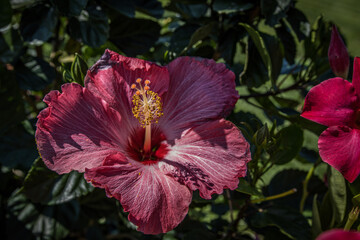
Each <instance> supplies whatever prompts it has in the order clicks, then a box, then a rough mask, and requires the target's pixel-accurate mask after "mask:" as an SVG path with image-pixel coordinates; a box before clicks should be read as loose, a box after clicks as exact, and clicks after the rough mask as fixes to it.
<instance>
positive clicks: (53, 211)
mask: <svg viewBox="0 0 360 240" xmlns="http://www.w3.org/2000/svg"><path fill="white" fill-rule="evenodd" d="M79 212H80V206H79V204H78V203H77V202H76V201H71V202H69V203H66V204H61V205H54V206H45V205H41V204H34V203H32V202H30V201H29V200H28V199H27V198H26V197H25V196H24V195H23V194H21V193H16V192H14V193H13V194H12V196H10V198H9V199H8V203H7V213H8V219H7V221H6V223H7V224H6V228H7V229H6V231H7V234H8V236H10V238H9V239H35V236H37V238H38V239H45V240H50V239H55V240H57V239H59V240H60V239H64V238H65V237H66V236H67V235H68V233H69V229H71V227H72V225H74V223H76V221H77V219H78V217H79ZM29 233H30V234H32V235H30V234H29Z"/></svg>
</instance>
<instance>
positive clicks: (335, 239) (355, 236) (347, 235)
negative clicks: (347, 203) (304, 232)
mask: <svg viewBox="0 0 360 240" xmlns="http://www.w3.org/2000/svg"><path fill="white" fill-rule="evenodd" d="M316 240H360V233H359V232H355V231H345V230H342V229H332V230H329V231H326V232H323V233H322V234H320V235H319V236H318V237H317V238H316Z"/></svg>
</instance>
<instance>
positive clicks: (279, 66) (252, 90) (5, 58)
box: [0, 0, 360, 240]
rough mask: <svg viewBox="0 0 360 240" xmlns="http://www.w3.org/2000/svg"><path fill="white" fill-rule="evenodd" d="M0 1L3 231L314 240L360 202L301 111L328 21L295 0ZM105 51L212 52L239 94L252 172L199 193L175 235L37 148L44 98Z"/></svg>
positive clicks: (26, 235) (170, 55)
mask: <svg viewBox="0 0 360 240" xmlns="http://www.w3.org/2000/svg"><path fill="white" fill-rule="evenodd" d="M0 4H1V8H0V110H1V118H0V133H1V134H0V155H1V157H0V221H1V222H2V223H4V224H1V229H0V230H1V231H0V238H1V239H164V240H174V239H184V240H187V239H189V240H191V239H207V240H211V239H223V240H228V239H255V236H256V238H259V239H314V238H315V237H316V236H318V235H319V234H320V233H321V232H323V231H325V230H328V229H331V228H343V227H344V225H345V222H346V220H347V216H348V213H349V211H350V210H351V208H352V207H353V206H359V204H360V197H359V194H360V180H359V179H357V180H356V181H354V182H353V183H351V184H350V183H348V182H347V181H346V180H345V179H344V178H343V176H342V175H341V174H340V173H339V172H337V171H336V170H334V169H332V168H330V167H328V170H326V168H327V166H326V164H324V163H322V162H321V160H320V156H319V154H318V149H317V146H316V145H317V140H318V136H319V135H320V134H321V133H322V131H324V130H325V129H326V127H325V126H322V125H320V124H317V123H314V122H311V121H309V120H306V119H304V118H301V117H300V112H301V108H302V106H303V102H304V98H305V95H306V94H307V92H308V91H309V89H310V87H311V86H314V85H316V84H318V83H320V82H321V81H324V80H325V79H328V78H330V77H333V75H332V73H331V71H330V69H329V64H328V59H327V51H328V46H329V41H330V33H331V32H330V30H331V25H332V23H330V22H328V21H326V20H325V19H327V18H326V17H319V18H318V19H317V20H316V21H315V22H314V23H311V24H310V23H309V21H308V20H307V17H306V15H305V14H304V13H303V12H302V11H301V10H299V9H298V8H297V5H296V1H293V0H269V1H268V0H257V1H253V0H161V1H160V0H74V1H70V0H44V1H39V0H16V1H15V0H10V1H9V0H0ZM345 42H346V41H345ZM107 48H108V49H110V50H113V51H115V52H118V53H120V54H122V55H125V56H128V57H137V58H141V59H145V60H149V61H152V62H156V63H158V64H162V65H166V64H168V63H169V62H170V61H171V60H173V59H175V58H177V57H181V56H194V57H206V58H211V59H213V60H215V61H217V62H221V63H224V64H225V65H226V66H227V68H229V69H231V70H232V71H233V72H234V73H235V81H236V85H237V90H238V91H239V95H240V99H239V101H238V103H237V105H236V106H235V108H234V110H233V111H232V112H231V114H230V115H229V116H228V117H227V120H229V121H231V122H233V123H234V124H235V125H236V126H237V127H238V128H239V129H240V130H241V131H242V134H243V135H244V136H245V138H246V139H247V141H248V142H249V144H250V150H251V156H252V161H251V162H249V163H248V169H247V175H246V177H245V178H240V179H239V185H238V187H237V188H236V189H234V190H229V189H225V190H224V192H223V193H222V194H220V195H218V194H213V196H212V199H211V200H209V199H203V198H201V197H200V196H199V193H198V191H194V192H193V201H192V203H191V205H190V207H189V213H188V215H187V216H186V218H185V219H184V221H183V222H182V223H181V224H180V225H179V226H178V227H176V228H175V229H174V230H173V231H171V232H169V233H165V234H160V235H157V236H150V235H144V234H142V233H140V232H137V231H136V228H135V227H134V225H133V224H131V223H130V222H129V221H128V219H127V217H128V213H126V212H124V210H123V208H122V206H121V204H120V202H119V201H118V200H116V199H114V198H109V197H108V196H106V193H105V191H104V189H101V188H94V187H93V186H92V184H91V183H88V182H87V181H86V180H85V179H84V177H83V175H84V174H83V173H79V172H76V171H71V172H69V173H66V174H62V175H58V174H57V173H56V172H53V171H51V170H50V169H48V168H47V167H46V166H45V164H44V163H43V161H42V160H41V157H40V156H39V153H38V151H37V148H36V142H35V132H36V121H37V119H36V117H37V116H38V114H39V113H40V112H41V111H42V110H43V109H44V108H45V107H46V104H45V103H43V101H42V99H43V98H44V97H45V95H46V94H48V93H49V92H50V91H52V90H60V89H61V85H62V84H64V83H73V82H76V83H78V84H80V85H84V78H85V76H86V74H87V71H88V69H89V68H90V67H91V66H92V65H93V64H94V63H95V62H96V61H97V60H98V59H99V58H100V56H101V55H102V54H103V53H104V50H105V49H107ZM194 81H196V79H194ZM84 121H86V119H84ZM95 127H96V126H95ZM65 147H66V146H65ZM309 220H312V221H309ZM309 223H310V224H309ZM359 224H360V222H359V221H357V222H356V223H355V224H354V226H353V229H356V228H357V227H358V225H359Z"/></svg>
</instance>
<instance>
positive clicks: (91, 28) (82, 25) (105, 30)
mask: <svg viewBox="0 0 360 240" xmlns="http://www.w3.org/2000/svg"><path fill="white" fill-rule="evenodd" d="M68 30H69V34H70V36H71V37H72V38H74V39H76V40H78V41H82V42H83V43H85V44H86V45H89V46H90V47H100V46H101V45H103V44H104V43H105V42H106V40H107V38H108V35H109V24H108V18H107V16H106V14H105V13H104V12H103V11H102V9H101V7H99V6H94V5H91V6H88V7H87V8H86V9H85V10H83V11H82V12H81V14H80V16H79V17H72V18H71V19H70V21H69V24H68Z"/></svg>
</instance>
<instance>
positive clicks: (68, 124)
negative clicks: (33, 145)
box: [35, 83, 126, 173]
mask: <svg viewBox="0 0 360 240" xmlns="http://www.w3.org/2000/svg"><path fill="white" fill-rule="evenodd" d="M44 101H45V102H46V103H47V104H48V105H49V107H48V108H45V109H44V110H43V111H42V112H41V113H40V114H39V116H38V122H37V130H36V135H35V137H36V142H37V146H38V150H39V153H40V154H41V157H42V159H43V161H44V162H45V164H46V165H47V166H48V167H49V168H50V169H52V170H54V171H56V172H58V173H67V172H70V171H72V170H77V171H80V172H83V171H85V168H93V167H97V166H100V165H101V164H102V161H103V159H104V158H105V157H106V156H107V155H109V154H111V153H114V152H117V151H119V146H122V144H125V142H126V139H124V138H123V135H122V134H121V133H122V132H123V131H124V130H123V129H122V128H121V126H122V125H121V117H120V115H119V114H118V113H117V112H115V111H114V110H113V109H111V108H109V107H108V105H107V104H106V103H105V102H103V101H101V99H98V98H96V97H95V96H94V95H92V94H91V93H90V92H89V91H87V90H86V89H85V88H83V87H81V86H80V85H78V84H75V83H72V84H64V85H63V86H62V93H59V92H58V91H51V92H50V93H49V94H48V95H46V96H45V98H44Z"/></svg>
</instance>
